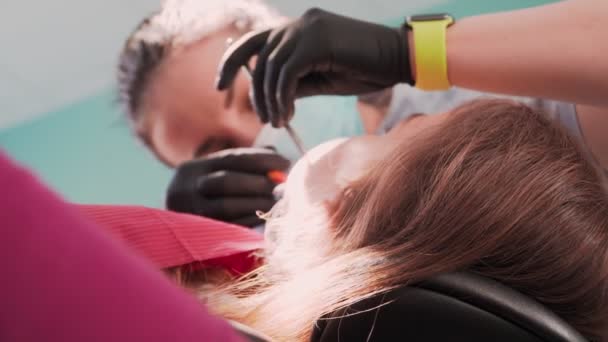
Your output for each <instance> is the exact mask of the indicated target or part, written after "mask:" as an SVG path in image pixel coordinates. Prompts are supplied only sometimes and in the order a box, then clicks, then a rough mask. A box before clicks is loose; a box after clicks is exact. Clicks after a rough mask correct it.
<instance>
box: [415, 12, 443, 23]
mask: <svg viewBox="0 0 608 342" xmlns="http://www.w3.org/2000/svg"><path fill="white" fill-rule="evenodd" d="M451 17H452V16H451V15H449V14H447V13H434V14H420V15H413V16H411V17H409V20H408V21H409V22H412V21H434V20H444V19H449V18H451Z"/></svg>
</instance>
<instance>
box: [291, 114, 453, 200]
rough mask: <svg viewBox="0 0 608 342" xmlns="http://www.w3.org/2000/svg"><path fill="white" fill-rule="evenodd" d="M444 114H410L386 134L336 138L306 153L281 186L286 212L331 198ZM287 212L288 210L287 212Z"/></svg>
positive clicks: (440, 118)
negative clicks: (283, 188) (286, 205)
mask: <svg viewBox="0 0 608 342" xmlns="http://www.w3.org/2000/svg"><path fill="white" fill-rule="evenodd" d="M447 114H448V113H444V114H439V115H414V116H411V117H409V118H408V119H406V120H404V121H402V122H401V123H400V124H399V125H398V126H396V127H395V128H393V130H391V131H390V132H389V134H386V135H383V136H373V135H367V136H361V137H356V138H352V139H336V140H332V141H329V142H327V143H324V144H321V145H319V146H317V147H315V148H314V149H312V150H310V151H309V152H308V153H307V154H306V155H305V156H304V157H303V158H301V159H300V160H299V161H298V162H297V163H296V164H295V166H294V168H293V169H292V171H291V172H290V174H289V177H288V180H287V183H286V185H285V192H284V198H285V199H287V201H286V202H287V203H288V206H289V209H291V210H297V211H301V210H303V209H304V208H306V207H309V206H314V205H317V204H319V203H322V202H323V201H326V200H331V199H333V198H334V197H335V196H336V195H337V194H338V193H339V192H340V191H341V190H342V189H344V187H345V186H346V185H348V184H349V183H350V182H352V181H354V180H356V179H358V178H360V177H362V176H363V175H364V174H365V173H366V172H367V171H368V170H369V169H370V168H371V167H373V166H374V165H375V164H376V163H377V162H378V161H380V160H382V159H383V158H386V157H387V156H388V155H389V153H390V152H391V151H392V150H393V149H394V148H396V147H397V146H399V145H400V146H402V148H403V146H407V145H403V144H401V142H403V141H408V140H412V138H414V137H415V136H416V135H417V134H419V133H420V132H422V131H424V130H426V129H428V128H430V127H432V126H435V125H437V124H439V123H441V122H442V121H444V120H445V118H446V115H447ZM289 209H288V210H289Z"/></svg>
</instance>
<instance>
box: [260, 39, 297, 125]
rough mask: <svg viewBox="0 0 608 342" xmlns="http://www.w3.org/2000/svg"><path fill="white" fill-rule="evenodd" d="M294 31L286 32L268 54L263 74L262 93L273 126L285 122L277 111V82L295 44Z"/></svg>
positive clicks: (284, 118) (281, 114)
mask: <svg viewBox="0 0 608 342" xmlns="http://www.w3.org/2000/svg"><path fill="white" fill-rule="evenodd" d="M296 39H297V38H296V33H294V32H286V33H285V34H284V35H283V37H282V39H281V41H280V42H279V44H278V45H277V46H276V48H275V49H274V51H272V53H271V54H270V56H268V61H267V63H266V75H265V76H264V93H265V95H266V109H267V110H268V114H269V116H270V123H271V124H272V126H273V127H283V126H284V125H285V124H286V123H287V120H286V117H284V116H283V114H284V113H282V112H281V111H279V106H278V96H277V83H278V78H279V75H280V72H281V69H282V67H283V65H284V64H285V62H286V61H287V60H288V59H289V56H291V53H292V51H293V49H294V47H295V46H296V44H297V40H296Z"/></svg>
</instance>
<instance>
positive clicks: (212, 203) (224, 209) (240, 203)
mask: <svg viewBox="0 0 608 342" xmlns="http://www.w3.org/2000/svg"><path fill="white" fill-rule="evenodd" d="M275 202H276V201H275V200H274V198H272V197H260V196H258V197H223V198H218V199H208V200H207V201H205V208H201V209H202V210H201V212H200V215H203V216H204V215H205V214H206V215H212V216H211V217H212V218H216V219H219V220H222V221H233V220H235V219H238V218H241V217H245V216H251V215H255V214H256V212H257V211H259V210H261V211H268V210H270V208H272V206H273V205H274V204H275Z"/></svg>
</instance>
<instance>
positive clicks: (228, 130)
mask: <svg viewBox="0 0 608 342" xmlns="http://www.w3.org/2000/svg"><path fill="white" fill-rule="evenodd" d="M236 34H237V32H234V31H233V30H229V29H226V30H222V31H218V32H217V33H215V34H212V35H210V36H208V37H206V38H204V39H202V40H200V41H197V42H194V43H192V44H189V45H187V46H184V47H178V48H176V49H174V50H173V51H171V52H170V56H169V58H168V59H167V60H166V61H164V62H163V63H162V64H161V66H160V67H159V69H158V70H157V71H156V72H155V73H154V74H153V75H152V77H151V79H150V81H149V86H148V89H147V91H146V92H145V94H144V97H143V105H142V106H141V110H142V113H141V115H140V117H142V118H143V119H142V120H141V121H142V122H140V123H136V124H138V125H140V131H142V130H143V131H144V135H145V136H147V137H148V143H149V145H150V147H151V148H152V149H153V150H154V152H155V153H156V155H157V156H158V157H159V159H161V160H162V161H164V162H165V163H166V164H168V165H169V166H177V165H179V164H181V163H183V162H185V161H187V160H190V159H193V158H195V157H200V156H203V155H206V154H209V153H212V152H216V151H219V150H223V149H227V148H234V147H248V146H251V145H252V144H253V141H254V140H255V137H256V136H257V135H258V133H259V132H260V130H261V128H262V124H261V122H260V121H259V119H258V117H257V115H256V114H255V112H254V110H253V108H252V106H251V102H250V101H249V95H248V93H249V82H248V79H247V77H246V75H244V74H243V73H241V74H240V75H238V77H237V78H236V80H235V83H234V86H233V87H232V90H231V91H226V92H218V91H217V90H215V77H216V73H217V68H218V63H219V61H220V58H221V56H222V54H223V53H224V51H225V49H226V41H227V40H228V39H229V38H231V37H235V36H236Z"/></svg>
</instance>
